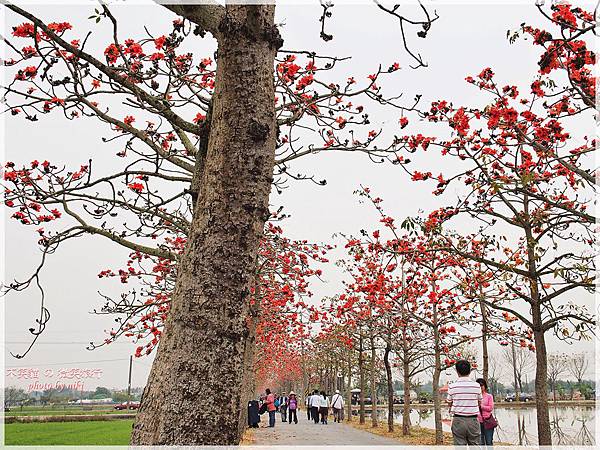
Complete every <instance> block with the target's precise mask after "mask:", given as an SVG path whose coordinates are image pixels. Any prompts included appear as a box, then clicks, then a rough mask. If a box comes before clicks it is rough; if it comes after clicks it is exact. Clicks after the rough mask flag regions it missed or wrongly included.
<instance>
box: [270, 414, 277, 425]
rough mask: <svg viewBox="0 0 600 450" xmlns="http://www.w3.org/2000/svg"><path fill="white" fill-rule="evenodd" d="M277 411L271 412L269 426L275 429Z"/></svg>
mask: <svg viewBox="0 0 600 450" xmlns="http://www.w3.org/2000/svg"><path fill="white" fill-rule="evenodd" d="M276 412H277V411H269V426H270V427H274V426H275V413H276Z"/></svg>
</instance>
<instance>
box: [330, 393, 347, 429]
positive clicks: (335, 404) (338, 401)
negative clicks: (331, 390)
mask: <svg viewBox="0 0 600 450" xmlns="http://www.w3.org/2000/svg"><path fill="white" fill-rule="evenodd" d="M331 407H332V408H333V421H334V422H338V423H339V422H341V421H342V420H343V419H344V417H343V414H344V398H343V397H342V395H341V394H340V391H338V390H336V391H335V394H333V397H331Z"/></svg>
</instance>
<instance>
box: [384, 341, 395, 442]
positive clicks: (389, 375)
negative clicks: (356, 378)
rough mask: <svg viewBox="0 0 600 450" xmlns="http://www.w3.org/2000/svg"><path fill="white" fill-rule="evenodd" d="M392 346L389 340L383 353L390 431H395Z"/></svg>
mask: <svg viewBox="0 0 600 450" xmlns="http://www.w3.org/2000/svg"><path fill="white" fill-rule="evenodd" d="M391 350H392V346H391V344H390V342H389V341H388V342H387V344H386V346H385V353H384V354H383V363H384V364H385V375H386V380H387V394H388V395H387V397H388V421H387V422H388V431H389V432H390V433H393V432H394V380H393V379H392V365H391V364H390V351H391Z"/></svg>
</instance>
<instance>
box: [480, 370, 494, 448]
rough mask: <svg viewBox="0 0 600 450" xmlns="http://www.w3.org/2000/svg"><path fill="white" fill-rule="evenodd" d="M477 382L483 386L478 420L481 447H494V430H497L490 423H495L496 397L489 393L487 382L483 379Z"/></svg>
mask: <svg viewBox="0 0 600 450" xmlns="http://www.w3.org/2000/svg"><path fill="white" fill-rule="evenodd" d="M476 381H477V383H479V385H480V386H481V396H482V399H481V405H480V408H479V415H478V416H477V420H478V421H479V423H480V426H481V445H486V446H487V445H489V446H492V445H494V444H493V441H494V428H496V427H495V426H493V425H494V424H493V423H491V424H490V422H495V421H494V419H493V417H492V416H493V413H494V397H493V395H492V394H490V393H489V392H488V386H487V381H485V380H484V379H483V378H477V380H476ZM490 418H491V420H490ZM486 426H488V428H486Z"/></svg>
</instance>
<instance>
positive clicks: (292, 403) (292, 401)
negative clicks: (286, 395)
mask: <svg viewBox="0 0 600 450" xmlns="http://www.w3.org/2000/svg"><path fill="white" fill-rule="evenodd" d="M296 407H297V404H296V399H295V398H292V399H290V411H294V410H295V409H296Z"/></svg>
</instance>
